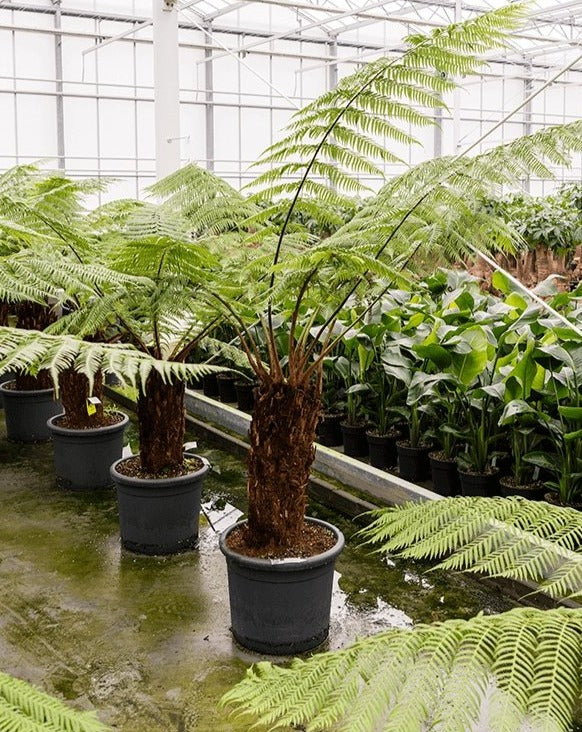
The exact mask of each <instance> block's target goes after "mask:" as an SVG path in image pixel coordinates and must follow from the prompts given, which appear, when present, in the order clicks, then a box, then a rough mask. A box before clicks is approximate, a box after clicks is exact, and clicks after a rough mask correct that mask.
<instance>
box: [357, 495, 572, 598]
mask: <svg viewBox="0 0 582 732" xmlns="http://www.w3.org/2000/svg"><path fill="white" fill-rule="evenodd" d="M372 515H373V516H374V517H375V520H374V522H373V523H372V524H370V526H368V527H366V528H365V529H363V530H362V532H361V535H362V536H363V537H364V538H365V539H366V541H368V542H369V543H371V544H375V545H378V546H379V549H378V550H379V551H382V552H397V553H399V554H400V555H402V556H405V557H411V558H415V559H433V560H434V559H443V558H445V557H446V558H445V559H444V561H442V562H441V563H440V564H439V565H438V566H439V567H441V568H444V569H454V570H463V571H470V572H480V573H482V574H486V575H488V576H498V577H508V578H511V579H516V580H528V581H532V582H538V583H540V591H541V592H544V593H546V594H548V595H550V597H554V598H566V597H568V598H574V599H575V598H581V597H582V552H581V551H580V547H581V546H582V515H581V514H580V513H579V512H578V511H576V510H574V509H569V508H562V507H560V506H551V505H549V504H547V503H543V502H539V503H533V502H529V501H526V500H523V499H520V498H481V497H472V498H471V497H461V496H458V497H455V498H447V499H443V500H440V501H434V502H430V503H422V504H406V505H405V506H401V507H397V508H390V509H381V510H379V511H377V512H374V513H373V514H372Z"/></svg>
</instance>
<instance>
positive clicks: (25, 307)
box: [15, 302, 56, 391]
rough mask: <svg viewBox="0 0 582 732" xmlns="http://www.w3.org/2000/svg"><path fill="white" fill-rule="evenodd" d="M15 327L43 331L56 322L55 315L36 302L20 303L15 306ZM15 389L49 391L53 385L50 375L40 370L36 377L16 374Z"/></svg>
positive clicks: (50, 309)
mask: <svg viewBox="0 0 582 732" xmlns="http://www.w3.org/2000/svg"><path fill="white" fill-rule="evenodd" d="M16 314H17V323H16V325H17V327H18V328H23V329H24V330H44V329H45V328H46V327H47V326H49V325H50V324H51V323H54V321H55V320H56V313H55V312H54V310H53V309H52V308H50V307H48V305H40V304H39V303H36V302H21V303H18V305H17V306H16ZM15 380H16V389H17V390H18V391H29V390H34V389H50V388H51V387H52V385H53V380H52V377H51V375H50V374H49V373H48V372H47V371H45V370H41V371H39V372H38V374H36V375H32V374H24V373H18V374H16V379H15Z"/></svg>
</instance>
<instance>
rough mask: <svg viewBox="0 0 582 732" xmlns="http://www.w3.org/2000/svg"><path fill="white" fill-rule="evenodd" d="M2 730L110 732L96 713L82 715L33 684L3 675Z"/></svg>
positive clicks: (0, 691) (0, 678)
mask: <svg viewBox="0 0 582 732" xmlns="http://www.w3.org/2000/svg"><path fill="white" fill-rule="evenodd" d="M0 728H1V729H3V730H10V732H40V730H47V732H107V730H109V729H110V728H109V727H107V726H106V725H104V724H102V723H101V722H100V721H99V720H98V719H97V717H96V716H95V713H94V712H80V711H76V710H74V709H71V708H70V707H68V706H66V705H65V704H63V703H62V702H61V701H59V700H58V699H56V698H55V697H52V696H50V695H49V694H45V693H44V692H42V691H40V690H39V689H37V688H36V687H34V686H32V684H28V683H27V682H25V681H21V680H20V679H15V678H14V677H12V676H9V675H8V674H5V673H0Z"/></svg>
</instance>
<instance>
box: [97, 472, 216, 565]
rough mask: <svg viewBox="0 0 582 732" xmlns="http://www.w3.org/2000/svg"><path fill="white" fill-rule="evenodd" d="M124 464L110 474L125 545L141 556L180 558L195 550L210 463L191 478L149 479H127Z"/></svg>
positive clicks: (192, 474) (190, 475) (190, 474)
mask: <svg viewBox="0 0 582 732" xmlns="http://www.w3.org/2000/svg"><path fill="white" fill-rule="evenodd" d="M201 459H202V460H203V458H201ZM124 460H127V458H124ZM121 462H123V460H117V461H116V462H114V463H113V465H112V466H111V468H110V470H111V478H112V480H113V482H114V483H115V486H116V488H117V502H118V506H119V527H120V531H121V543H122V545H123V546H124V547H125V548H126V549H129V550H130V551H132V552H136V553H137V554H177V553H178V552H183V551H186V550H188V549H193V548H195V547H196V545H197V543H198V525H199V520H200V498H201V494H202V483H203V481H204V476H205V475H206V473H207V472H208V468H209V465H208V463H207V462H206V461H204V466H203V467H202V468H200V470H197V471H196V472H194V473H189V474H188V475H180V476H178V477H176V478H150V479H147V478H134V477H130V476H127V475H123V474H122V473H120V472H119V471H118V470H117V466H118V465H119V464H120V463H121Z"/></svg>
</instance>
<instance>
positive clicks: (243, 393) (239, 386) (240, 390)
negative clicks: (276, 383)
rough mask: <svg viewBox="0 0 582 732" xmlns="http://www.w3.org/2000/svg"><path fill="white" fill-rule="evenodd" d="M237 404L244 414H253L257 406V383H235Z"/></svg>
mask: <svg viewBox="0 0 582 732" xmlns="http://www.w3.org/2000/svg"><path fill="white" fill-rule="evenodd" d="M234 388H235V391H236V402H237V406H238V408H239V409H240V410H241V411H242V412H252V411H253V408H254V406H255V389H256V388H257V383H256V382H255V381H235V382H234Z"/></svg>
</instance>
